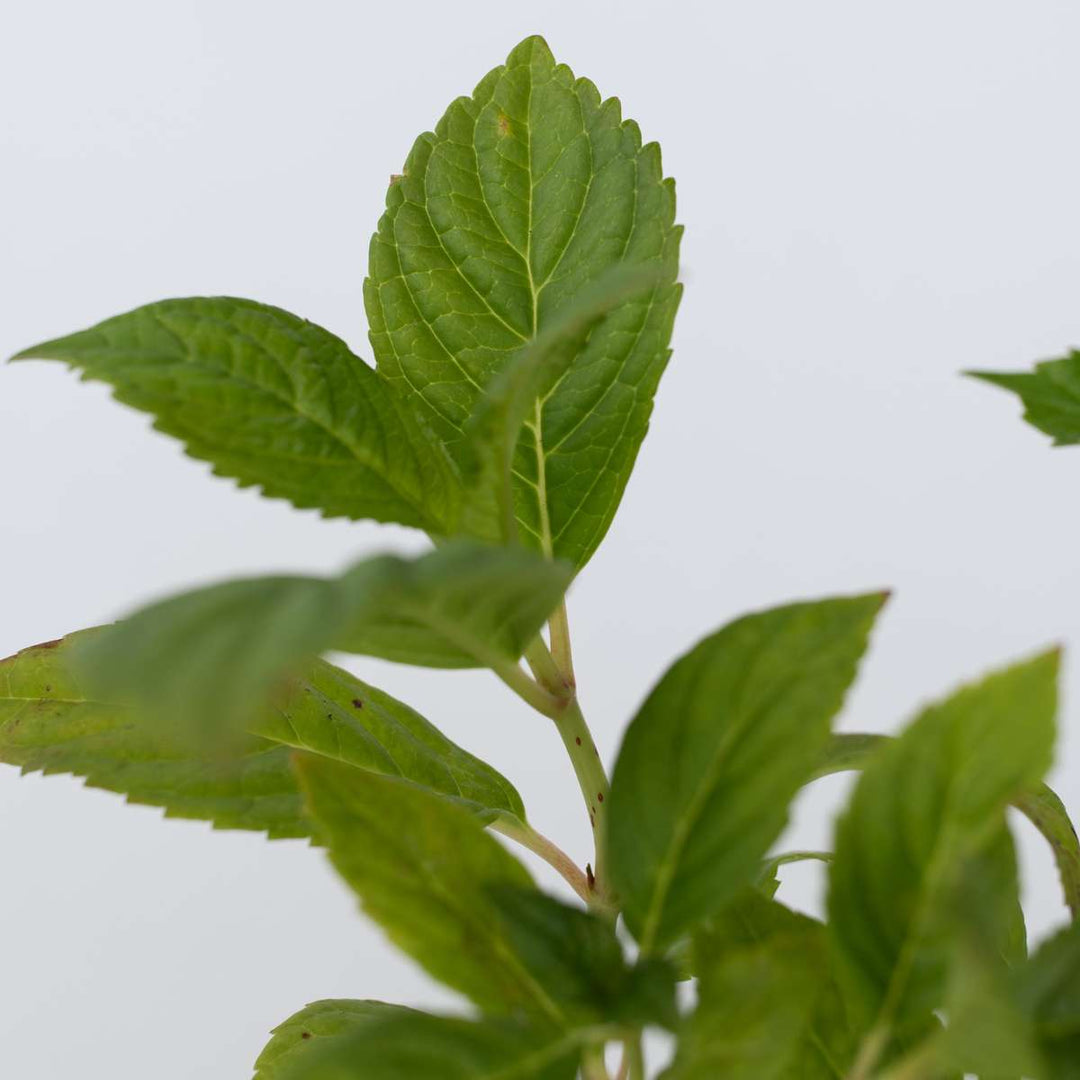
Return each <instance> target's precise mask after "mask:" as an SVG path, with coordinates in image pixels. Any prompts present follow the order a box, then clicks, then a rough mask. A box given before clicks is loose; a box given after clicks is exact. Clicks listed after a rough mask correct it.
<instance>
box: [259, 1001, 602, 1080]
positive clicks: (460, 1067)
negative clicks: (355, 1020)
mask: <svg viewBox="0 0 1080 1080" xmlns="http://www.w3.org/2000/svg"><path fill="white" fill-rule="evenodd" d="M580 1041H581V1039H580V1037H579V1036H578V1035H577V1034H576V1033H572V1034H569V1035H567V1034H563V1033H562V1032H559V1031H558V1030H552V1029H550V1028H538V1027H534V1026H531V1025H529V1024H527V1023H524V1022H519V1021H509V1020H502V1019H498V1018H491V1017H485V1018H483V1019H480V1020H463V1019H458V1018H456V1017H449V1016H432V1015H430V1014H429V1013H421V1012H414V1011H412V1010H409V1011H407V1012H403V1013H401V1014H399V1015H397V1016H385V1017H382V1018H379V1019H378V1020H374V1021H373V1022H371V1023H364V1025H363V1026H362V1027H361V1028H360V1029H359V1030H357V1031H355V1032H354V1033H352V1034H351V1035H345V1036H342V1037H340V1038H334V1039H332V1040H323V1045H321V1046H317V1047H314V1048H313V1051H312V1052H311V1053H304V1054H297V1055H296V1058H295V1060H294V1061H293V1062H290V1063H289V1066H288V1067H287V1068H284V1069H283V1070H282V1071H281V1074H280V1078H279V1076H278V1075H277V1074H275V1075H274V1076H273V1077H272V1078H269V1080H420V1078H421V1077H423V1080H573V1078H574V1077H575V1076H576V1075H577V1066H578V1060H579V1058H580V1056H581V1051H580ZM256 1080H261V1078H256Z"/></svg>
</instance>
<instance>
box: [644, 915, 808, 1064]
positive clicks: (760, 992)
mask: <svg viewBox="0 0 1080 1080" xmlns="http://www.w3.org/2000/svg"><path fill="white" fill-rule="evenodd" d="M696 954H697V963H698V970H699V980H700V981H699V984H698V1004H697V1008H696V1009H695V1011H694V1013H693V1014H692V1015H691V1016H690V1018H689V1019H688V1020H687V1021H685V1023H684V1025H683V1028H682V1030H681V1032H680V1034H679V1044H678V1050H677V1052H676V1055H675V1061H674V1062H673V1064H672V1066H671V1068H670V1069H669V1070H668V1071H667V1072H666V1073H664V1078H665V1080H714V1078H715V1077H718V1076H723V1077H724V1078H725V1080H780V1078H782V1077H786V1076H791V1075H794V1074H793V1072H792V1070H793V1069H794V1068H795V1066H796V1065H797V1064H798V1065H805V1064H808V1063H807V1062H805V1060H804V1059H803V1056H802V1055H803V1054H804V1053H805V1049H806V1040H807V1033H808V1031H809V1030H810V1027H811V1021H812V1017H813V1014H814V1007H815V1003H816V1001H817V998H818V995H819V992H820V987H821V982H822V978H821V972H822V966H823V964H824V962H825V961H826V956H827V954H826V951H825V949H824V947H823V943H822V941H821V940H820V937H819V935H816V934H812V933H800V932H793V933H790V934H778V935H774V936H771V937H770V938H769V939H768V940H767V941H765V942H764V943H762V944H755V945H749V946H739V947H734V948H733V947H732V946H731V942H730V941H727V940H715V939H713V938H711V937H710V936H709V935H708V934H704V935H702V936H701V937H700V938H699V939H698V942H697V946H696ZM800 1075H801V1074H800ZM808 1075H811V1076H815V1075H817V1074H816V1073H813V1072H811V1073H808Z"/></svg>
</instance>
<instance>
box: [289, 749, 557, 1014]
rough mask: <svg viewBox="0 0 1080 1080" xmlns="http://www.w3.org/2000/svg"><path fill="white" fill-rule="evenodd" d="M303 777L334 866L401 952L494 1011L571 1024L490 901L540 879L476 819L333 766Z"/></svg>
mask: <svg viewBox="0 0 1080 1080" xmlns="http://www.w3.org/2000/svg"><path fill="white" fill-rule="evenodd" d="M296 768H297V770H298V773H299V775H300V780H301V786H302V788H303V790H304V794H305V797H306V805H307V808H308V812H309V813H310V814H311V816H312V818H313V820H314V822H315V826H316V829H317V831H318V835H319V837H320V838H321V839H322V840H323V842H324V843H325V845H326V847H327V849H328V851H329V853H330V859H331V861H332V862H333V864H334V866H335V867H336V868H337V870H338V872H339V873H340V874H341V876H342V877H343V878H344V879H345V881H346V882H347V883H348V884H349V885H350V886H351V887H352V889H353V890H354V891H355V893H356V895H357V896H358V897H359V899H360V902H361V905H362V907H363V909H364V911H365V912H366V913H367V914H368V915H369V916H370V917H371V918H372V919H374V920H375V921H376V922H378V923H379V924H380V925H381V926H382V927H383V929H384V930H385V931H386V932H387V933H388V934H389V936H390V938H391V939H392V940H393V941H394V943H395V944H396V945H397V946H398V947H399V948H400V949H402V950H403V951H404V952H406V953H408V954H409V955H410V956H412V957H413V959H414V960H416V961H417V962H418V963H420V964H422V965H423V966H424V967H425V968H426V969H427V971H428V972H429V973H430V974H431V975H433V976H434V977H435V978H437V979H441V980H442V981H443V982H445V983H447V984H448V985H449V986H451V987H453V988H454V989H456V990H459V991H460V992H461V993H463V994H466V995H467V996H468V997H470V998H472V999H473V1001H475V1002H476V1003H477V1004H478V1005H479V1006H480V1007H481V1008H482V1009H484V1010H485V1011H487V1012H492V1013H520V1012H525V1013H528V1014H530V1015H533V1016H536V1017H537V1018H538V1019H539V1020H540V1021H542V1022H544V1023H546V1024H556V1025H562V1024H563V1023H564V1022H565V1019H566V1017H565V1012H564V1010H563V1009H562V1007H561V1006H560V1005H559V1004H558V1003H557V1002H556V1001H555V1000H554V999H553V998H552V996H551V995H550V993H549V992H548V991H547V990H546V989H545V988H544V987H543V986H542V985H541V984H540V983H539V982H538V981H537V980H536V979H535V978H533V977H532V975H530V973H529V971H528V968H527V966H526V965H525V964H524V963H523V962H522V960H521V959H520V958H519V956H518V955H517V953H516V951H515V950H514V948H513V946H512V943H511V942H510V941H509V939H508V938H507V936H506V933H505V930H504V928H503V922H502V919H501V918H500V915H499V910H498V908H497V907H496V905H495V904H494V902H493V901H492V899H491V898H490V895H489V890H490V889H491V888H493V887H498V886H517V887H519V888H529V887H531V886H532V879H531V878H530V876H529V874H528V871H526V869H525V868H524V867H523V866H522V864H521V863H520V862H518V861H517V859H515V858H514V857H513V856H512V855H511V854H510V853H509V852H508V851H506V849H505V848H503V847H502V846H501V845H500V844H499V842H498V841H497V840H495V839H494V838H493V837H492V836H491V835H490V834H488V833H487V832H485V831H484V829H483V827H482V826H481V825H480V824H479V823H478V822H477V821H476V819H475V818H474V817H473V816H471V815H470V814H468V813H466V812H465V811H464V810H462V809H459V808H458V807H455V806H450V805H448V804H447V803H446V802H445V801H444V800H440V799H436V798H435V797H433V796H432V795H431V794H429V793H428V792H425V791H422V790H421V789H419V788H417V787H414V786H412V785H409V784H403V783H401V782H400V781H398V780H394V779H392V778H389V777H385V776H378V775H376V774H375V773H365V772H360V771H358V770H356V769H349V768H347V767H345V766H342V765H340V764H338V763H337V762H332V761H328V760H327V759H325V758H316V757H311V756H309V755H302V756H301V757H300V758H298V760H297V763H296Z"/></svg>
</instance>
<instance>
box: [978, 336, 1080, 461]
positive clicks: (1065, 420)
mask: <svg viewBox="0 0 1080 1080" xmlns="http://www.w3.org/2000/svg"><path fill="white" fill-rule="evenodd" d="M968 374H969V375H971V376H973V377H974V378H976V379H982V380H983V382H988V383H991V384H992V385H994V386H1000V387H1001V388H1002V389H1003V390H1011V391H1012V392H1013V393H1014V394H1016V395H1017V396H1018V397H1019V398H1020V400H1021V402H1023V405H1024V419H1025V420H1026V421H1027V422H1028V423H1029V424H1031V425H1032V426H1033V427H1036V428H1038V429H1039V430H1040V431H1042V432H1044V433H1045V434H1047V435H1049V436H1050V437H1051V438H1052V439H1053V440H1054V445H1055V446H1070V445H1073V444H1075V443H1080V352H1077V351H1076V350H1075V349H1073V350H1071V351H1070V352H1069V353H1068V354H1067V355H1066V356H1063V357H1060V358H1059V359H1057V360H1044V361H1043V362H1042V363H1040V364H1036V365H1035V368H1034V370H1032V371H1018V372H995V371H971V372H968Z"/></svg>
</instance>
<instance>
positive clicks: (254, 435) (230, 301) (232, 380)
mask: <svg viewBox="0 0 1080 1080" xmlns="http://www.w3.org/2000/svg"><path fill="white" fill-rule="evenodd" d="M15 359H17V360H29V359H45V360H62V361H64V362H66V363H67V364H69V365H70V366H72V367H74V368H77V369H78V370H80V371H81V372H82V373H83V375H84V377H85V378H87V379H95V380H98V381H101V382H106V383H109V384H110V385H111V386H112V387H113V390H114V393H115V396H116V398H117V399H118V400H119V401H122V402H123V403H124V404H126V405H130V406H132V407H133V408H136V409H140V410H141V411H143V412H148V413H150V414H151V415H152V416H153V417H154V426H155V427H156V428H157V429H158V430H159V431H163V432H165V433H166V434H168V435H172V436H174V437H176V438H178V439H179V440H180V441H181V442H183V444H184V446H185V448H186V450H187V452H188V453H189V454H190V455H191V456H192V457H195V458H199V459H200V460H202V461H208V462H210V464H211V465H213V467H214V472H215V473H217V474H218V475H219V476H228V477H232V478H233V479H235V480H238V481H239V482H240V485H241V486H242V487H249V486H251V485H257V486H258V487H260V488H261V489H262V491H263V493H264V494H265V495H268V496H270V497H272V498H283V499H288V500H289V501H290V502H291V503H292V504H293V505H294V506H297V507H300V508H302V509H308V508H317V509H320V510H322V511H323V513H324V514H325V515H326V516H329V517H347V518H354V519H356V518H373V519H374V520H376V521H391V522H398V523H400V524H402V525H412V526H415V527H417V528H421V529H427V530H428V531H431V532H434V533H444V534H445V533H450V532H452V531H453V530H454V528H455V527H456V522H457V516H458V512H459V509H460V501H461V480H460V477H459V475H458V473H457V470H456V469H455V467H454V465H453V463H452V461H451V460H450V458H449V456H448V455H447V453H446V450H445V448H444V447H443V445H442V443H441V442H440V440H439V439H438V438H437V437H436V436H435V435H434V434H433V433H432V432H431V431H430V429H429V427H428V425H427V424H426V423H425V422H424V421H423V419H422V418H421V416H420V414H419V412H418V410H417V409H416V408H415V405H414V404H413V403H412V402H410V401H409V400H408V399H407V398H405V397H403V396H402V395H401V394H399V393H398V392H397V391H396V390H395V389H394V388H393V387H392V386H391V385H390V384H389V383H388V382H387V381H386V380H385V379H384V378H383V377H382V376H380V375H379V374H377V373H376V372H375V371H374V370H373V369H372V368H370V367H368V366H367V364H365V363H364V362H363V361H362V360H360V359H359V358H358V357H356V356H354V355H353V354H352V353H351V352H350V351H349V348H348V346H347V345H346V344H345V343H344V342H343V341H342V340H341V339H340V338H338V337H335V336H334V335H333V334H331V333H330V332H329V331H327V330H324V329H322V327H319V326H316V325H315V324H314V323H310V322H307V321H306V320H304V319H300V318H297V317H296V316H295V315H290V314H289V313H288V312H287V311H282V310H281V309H280V308H275V307H270V306H269V305H267V304H259V303H256V302H254V301H252V300H239V299H235V298H233V297H194V298H190V299H181V300H163V301H161V302H160V303H156V304H148V305H146V306H145V307H140V308H136V309H135V310H134V311H130V312H128V313H127V314H125V315H118V316H116V317H115V318H112V319H107V320H106V321H105V322H102V323H99V324H98V325H97V326H94V327H91V328H90V329H88V330H83V331H80V332H78V333H75V334H70V335H68V336H67V337H62V338H57V339H55V340H53V341H46V342H43V343H42V344H40V345H35V346H34V347H32V348H30V349H26V350H24V351H23V352H21V353H19V354H18V356H17V357H15Z"/></svg>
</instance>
